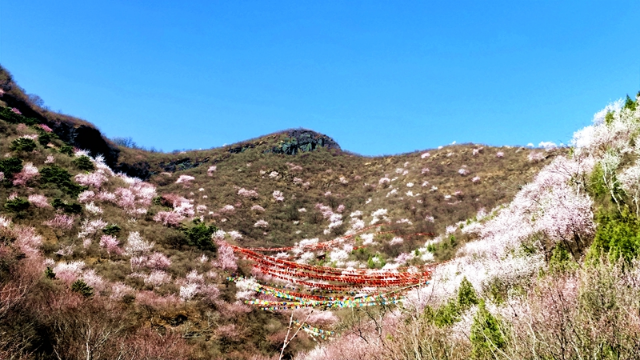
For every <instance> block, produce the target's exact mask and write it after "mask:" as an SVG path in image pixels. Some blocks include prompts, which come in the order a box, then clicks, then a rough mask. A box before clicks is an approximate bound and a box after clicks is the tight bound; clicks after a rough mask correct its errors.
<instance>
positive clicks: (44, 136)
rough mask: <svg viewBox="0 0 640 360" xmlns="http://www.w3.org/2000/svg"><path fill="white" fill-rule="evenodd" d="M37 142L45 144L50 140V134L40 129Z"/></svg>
mask: <svg viewBox="0 0 640 360" xmlns="http://www.w3.org/2000/svg"><path fill="white" fill-rule="evenodd" d="M38 142H39V143H40V145H42V146H47V144H49V143H50V142H51V135H49V134H48V133H46V132H44V131H41V132H40V134H39V135H38Z"/></svg>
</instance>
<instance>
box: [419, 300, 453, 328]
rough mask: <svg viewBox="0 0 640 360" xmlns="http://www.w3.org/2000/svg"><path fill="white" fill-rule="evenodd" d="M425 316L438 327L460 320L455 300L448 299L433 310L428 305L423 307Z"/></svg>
mask: <svg viewBox="0 0 640 360" xmlns="http://www.w3.org/2000/svg"><path fill="white" fill-rule="evenodd" d="M425 316H426V317H427V319H430V320H431V321H432V322H433V323H434V324H435V325H436V326H438V327H445V326H451V325H453V324H455V323H456V322H458V321H460V310H459V309H458V306H457V304H456V302H455V301H454V300H453V299H450V300H449V301H448V302H447V303H446V304H445V305H443V306H440V307H439V308H438V309H437V310H435V311H434V310H433V309H431V308H430V307H427V308H425Z"/></svg>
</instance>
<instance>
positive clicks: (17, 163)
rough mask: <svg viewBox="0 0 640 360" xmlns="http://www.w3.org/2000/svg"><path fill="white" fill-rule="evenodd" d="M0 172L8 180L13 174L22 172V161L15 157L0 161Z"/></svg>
mask: <svg viewBox="0 0 640 360" xmlns="http://www.w3.org/2000/svg"><path fill="white" fill-rule="evenodd" d="M0 171H1V172H3V173H4V176H5V177H6V178H7V179H10V178H12V177H13V174H17V173H19V172H20V171H22V160H21V159H18V158H15V157H10V158H8V159H4V160H0Z"/></svg>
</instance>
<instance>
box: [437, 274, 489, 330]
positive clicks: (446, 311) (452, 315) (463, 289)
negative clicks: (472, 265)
mask: <svg viewBox="0 0 640 360" xmlns="http://www.w3.org/2000/svg"><path fill="white" fill-rule="evenodd" d="M478 303H479V300H478V297H477V295H476V291H475V289H474V288H473V285H471V282H470V281H469V280H467V278H466V277H465V278H463V279H462V282H461V283H460V287H459V288H458V294H457V297H456V298H455V299H453V298H452V299H450V300H449V301H448V302H447V303H446V304H445V305H443V306H440V307H439V308H438V309H437V310H435V311H434V310H433V309H431V307H428V306H427V307H426V308H425V317H426V318H427V319H428V320H430V321H431V322H433V323H434V324H435V325H436V326H438V327H445V326H451V325H453V324H454V323H456V322H458V321H460V319H461V315H462V313H463V312H464V311H466V310H468V309H469V308H470V307H471V306H473V305H478Z"/></svg>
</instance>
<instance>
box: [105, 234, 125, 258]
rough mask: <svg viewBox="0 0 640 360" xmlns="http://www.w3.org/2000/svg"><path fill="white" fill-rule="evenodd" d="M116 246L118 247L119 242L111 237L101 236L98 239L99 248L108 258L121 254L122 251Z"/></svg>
mask: <svg viewBox="0 0 640 360" xmlns="http://www.w3.org/2000/svg"><path fill="white" fill-rule="evenodd" d="M118 245H120V242H119V241H118V239H116V237H115V236H113V235H102V237H101V238H100V247H101V248H104V249H105V250H106V251H107V253H108V254H109V257H111V254H117V255H120V254H122V249H120V248H119V247H118Z"/></svg>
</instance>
